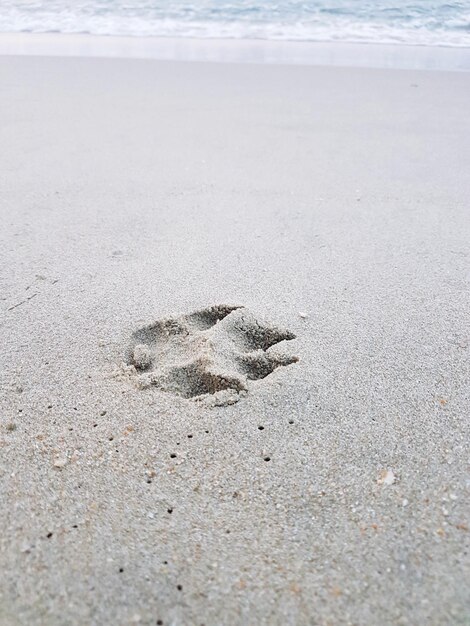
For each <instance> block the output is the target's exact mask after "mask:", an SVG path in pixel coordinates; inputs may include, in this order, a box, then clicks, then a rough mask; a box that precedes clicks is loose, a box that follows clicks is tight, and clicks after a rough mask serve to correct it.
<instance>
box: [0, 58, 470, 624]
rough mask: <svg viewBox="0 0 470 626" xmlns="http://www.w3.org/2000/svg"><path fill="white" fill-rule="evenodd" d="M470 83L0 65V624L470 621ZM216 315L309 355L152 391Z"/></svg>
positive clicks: (439, 77) (322, 73) (427, 75)
mask: <svg viewBox="0 0 470 626" xmlns="http://www.w3.org/2000/svg"><path fill="white" fill-rule="evenodd" d="M469 76H470V75H469V74H466V73H458V72H455V73H450V72H449V73H446V72H427V71H420V72H416V71H401V70H373V69H357V68H356V69H344V68H324V67H294V66H290V67H289V66H281V65H279V66H275V65H270V66H268V65H266V66H262V65H237V64H227V65H224V64H204V63H183V62H180V63H178V62H163V61H162V62H159V61H150V60H147V61H144V60H117V59H90V58H88V59H86V58H82V59H80V58H67V59H66V58H46V57H30V58H20V57H14V56H12V57H0V84H1V88H2V98H1V99H0V120H1V122H0V145H1V150H0V180H1V183H0V210H1V229H0V263H1V271H0V309H1V322H0V328H1V345H2V350H1V367H0V385H1V387H0V391H1V394H0V493H1V523H0V530H1V532H0V572H1V573H0V623H1V624H2V625H5V626H10V625H12V626H14V625H18V624H21V625H23V624H28V626H31V625H41V626H42V625H48V626H49V625H51V626H55V625H83V624H93V625H95V624H96V625H103V624H113V625H114V624H116V625H127V624H142V625H151V624H153V625H156V624H163V625H165V626H170V625H174V626H180V625H185V626H186V625H188V626H190V625H191V626H192V625H199V626H202V624H204V625H205V626H220V625H225V624H227V625H258V624H266V625H268V624H269V625H277V624H279V625H285V624H292V625H304V624H305V625H307V624H308V625H317V624H319V625H320V624H321V625H323V624H324V625H336V624H358V625H359V624H361V625H362V624H370V625H377V624H400V625H405V624H446V625H448V624H466V623H468V619H469V615H470V587H469V585H468V580H469V579H470V559H469V556H468V547H469V526H470V524H469V516H470V506H469V489H470V477H469V473H468V468H469V466H468V459H469V457H468V452H469V450H468V442H469V434H470V433H469V421H468V417H469V408H470V406H469V405H470V403H469V362H470V361H469V323H468V311H469V304H470V302H469V292H468V269H469V254H470V251H469V247H470V246H469V241H470V232H469V231H470V228H469V197H470V176H469V171H470V141H469V137H470V117H469V115H468V103H469V95H470V83H469ZM216 305H217V306H220V305H240V306H241V305H243V306H245V307H247V310H248V311H249V312H250V313H249V315H250V316H251V315H252V316H253V319H256V320H259V323H260V324H265V325H266V327H267V328H271V329H272V328H274V327H280V328H285V329H288V330H289V331H290V332H291V333H292V334H293V335H295V339H289V340H287V341H280V343H279V344H278V346H281V347H282V349H283V350H284V349H285V350H286V351H288V352H289V354H291V355H294V356H295V357H297V358H298V361H297V362H292V363H290V364H288V365H287V366H285V367H277V368H276V369H274V371H273V372H272V373H271V374H269V375H268V376H266V377H265V378H260V379H256V380H249V381H248V384H247V391H244V393H243V394H242V397H240V398H239V399H238V402H236V403H234V404H228V403H226V404H228V405H227V406H213V405H211V404H210V403H204V402H197V401H195V400H194V399H190V398H189V399H188V398H187V397H182V395H181V394H180V395H178V393H171V389H170V387H168V388H167V389H166V391H161V390H159V389H158V388H156V387H155V386H152V385H150V388H140V387H139V385H138V384H136V373H135V371H134V372H132V371H129V367H130V368H131V369H132V363H131V365H130V366H129V364H128V365H127V366H122V362H123V361H125V360H126V351H128V350H129V345H133V344H132V341H133V337H135V335H133V333H134V332H135V331H136V330H138V329H139V328H145V327H147V326H148V325H151V324H153V323H154V322H156V321H159V320H165V319H167V318H175V317H178V316H181V315H188V314H189V313H191V312H192V311H198V310H201V309H207V308H208V307H213V306H216ZM237 315H238V314H237ZM227 319H228V318H227ZM250 319H251V318H250ZM223 323H224V320H222V321H220V322H217V324H216V326H215V328H214V329H213V331H211V332H213V333H214V334H217V333H219V335H220V333H223V332H227V333H228V332H229V331H228V330H227V329H225V330H224V327H223V326H219V324H223ZM253 323H254V322H253ZM198 332H200V333H202V336H203V337H206V335H204V332H205V331H204V329H202V330H201V328H199V330H198ZM250 332H251V331H250ZM248 334H249V333H248ZM210 336H212V335H210ZM240 336H241V335H240ZM243 336H244V337H245V338H246V336H247V335H246V333H245V335H243ZM198 337H199V339H198V340H200V337H201V335H198ZM227 337H228V335H223V336H222V339H221V340H220V341H221V343H220V345H226V344H225V343H224V342H226V341H229V339H228V338H227ZM243 341H244V339H243ZM243 341H242V340H240V345H242V343H243ZM178 345H179V344H178ZM198 345H199V344H198ZM211 345H212V344H211ZM214 345H215V344H214ZM230 345H231V344H230ZM260 346H261V347H260ZM183 347H184V350H185V351H186V352H184V354H187V350H188V349H189V348H188V345H187V344H186V343H185V344H184V346H183ZM265 347H266V346H265ZM255 348H256V349H260V350H262V344H259V345H257V346H255ZM216 349H217V348H216ZM240 349H241V348H240ZM271 349H274V348H269V350H271ZM141 350H143V352H141V353H139V354H140V356H139V358H144V359H145V358H147V357H146V356H145V354H146V353H145V349H144V348H142V349H141ZM174 350H175V351H174V352H171V354H170V357H169V360H168V363H169V364H170V366H171V365H173V364H174V363H175V362H176V360H177V358H176V356H175V354H176V353H177V352H178V350H179V348H178V347H176V348H174ZM224 350H225V348H224ZM224 350H222V352H223V354H225V352H224ZM142 354H143V355H144V356H143V357H142ZM181 354H183V353H181ZM135 358H136V359H137V357H135ZM152 358H158V351H157V356H156V357H152ZM230 358H231V359H232V360H231V361H230V364H229V365H230V366H229V367H228V369H229V370H230V368H231V367H232V366H233V367H235V366H234V365H233V363H234V362H235V361H236V360H237V359H238V357H236V358H235V357H233V358H232V357H230ZM165 363H166V362H165ZM224 363H225V362H224ZM237 363H238V361H237ZM144 365H145V363H144ZM126 368H127V369H126ZM144 387H145V386H144ZM177 391H178V390H177ZM186 395H191V393H189V392H188V393H187V394H186Z"/></svg>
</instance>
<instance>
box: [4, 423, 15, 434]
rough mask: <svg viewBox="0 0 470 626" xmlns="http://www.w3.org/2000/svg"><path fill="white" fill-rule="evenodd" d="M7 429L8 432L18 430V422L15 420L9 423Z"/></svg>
mask: <svg viewBox="0 0 470 626" xmlns="http://www.w3.org/2000/svg"><path fill="white" fill-rule="evenodd" d="M6 429H7V433H12V432H13V431H14V430H16V424H14V423H13V422H10V423H9V424H7V425H6Z"/></svg>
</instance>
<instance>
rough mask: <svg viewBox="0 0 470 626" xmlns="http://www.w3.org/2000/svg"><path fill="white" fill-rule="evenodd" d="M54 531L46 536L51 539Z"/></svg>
mask: <svg viewBox="0 0 470 626" xmlns="http://www.w3.org/2000/svg"><path fill="white" fill-rule="evenodd" d="M53 534H54V533H47V535H46V537H47V538H48V539H50V538H51V537H52V535H53Z"/></svg>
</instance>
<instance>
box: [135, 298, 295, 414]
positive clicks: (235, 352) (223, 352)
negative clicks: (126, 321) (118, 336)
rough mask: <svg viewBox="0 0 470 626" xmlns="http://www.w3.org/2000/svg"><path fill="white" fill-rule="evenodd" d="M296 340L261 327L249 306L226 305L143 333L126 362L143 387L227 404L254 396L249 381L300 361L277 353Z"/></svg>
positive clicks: (156, 325)
mask: <svg viewBox="0 0 470 626" xmlns="http://www.w3.org/2000/svg"><path fill="white" fill-rule="evenodd" d="M291 339H295V335H294V334H293V333H291V332H290V331H288V330H281V329H279V328H275V327H272V326H267V325H263V324H260V323H258V322H257V321H256V319H255V318H254V316H253V315H252V314H251V313H250V312H249V311H248V310H247V309H245V308H244V307H236V306H225V305H220V306H213V307H209V308H207V309H203V310H202V311H196V312H195V313H191V314H189V315H182V316H180V317H173V318H169V319H164V320H159V321H157V322H155V323H154V324H151V325H149V326H145V327H143V328H141V329H139V330H137V331H136V332H135V333H133V335H132V338H131V342H130V345H129V347H128V350H127V353H126V362H127V364H128V365H130V366H131V367H132V371H133V372H135V375H136V376H137V379H138V384H139V387H140V388H142V389H145V388H149V387H152V386H154V387H156V388H158V389H160V390H161V391H165V392H168V393H172V394H174V395H178V396H182V397H183V398H192V399H195V400H205V401H209V403H212V404H216V405H226V404H233V403H234V402H237V401H238V400H239V399H240V396H241V395H244V394H246V393H247V392H248V389H249V381H253V380H260V379H262V378H266V376H269V374H271V373H272V372H273V371H274V370H275V369H276V368H278V367H281V366H285V365H290V364H291V363H295V362H296V361H298V358H297V357H295V356H290V355H289V354H285V353H280V352H278V351H276V350H274V349H272V348H273V347H274V346H276V344H279V343H280V342H282V341H289V340H291Z"/></svg>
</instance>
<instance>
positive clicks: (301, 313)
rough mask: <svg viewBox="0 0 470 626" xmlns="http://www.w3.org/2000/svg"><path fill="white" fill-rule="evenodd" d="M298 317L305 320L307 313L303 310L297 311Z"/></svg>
mask: <svg viewBox="0 0 470 626" xmlns="http://www.w3.org/2000/svg"><path fill="white" fill-rule="evenodd" d="M299 317H301V318H302V319H303V320H306V319H307V317H308V313H305V312H303V311H300V312H299Z"/></svg>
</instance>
